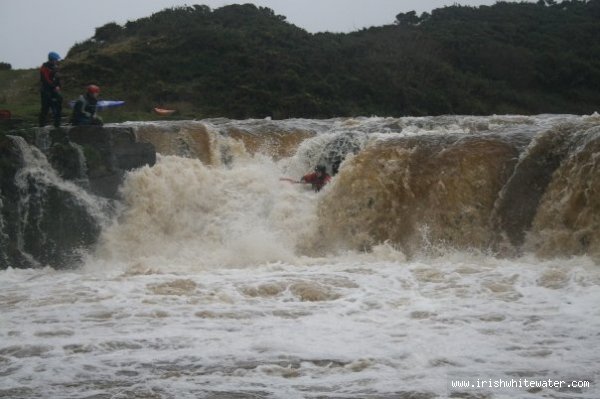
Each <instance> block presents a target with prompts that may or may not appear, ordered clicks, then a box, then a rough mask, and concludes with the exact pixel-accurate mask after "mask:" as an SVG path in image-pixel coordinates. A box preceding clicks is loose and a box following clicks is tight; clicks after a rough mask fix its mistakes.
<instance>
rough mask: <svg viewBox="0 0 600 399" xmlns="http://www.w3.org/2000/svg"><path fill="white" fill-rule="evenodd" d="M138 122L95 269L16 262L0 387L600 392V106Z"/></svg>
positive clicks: (0, 276)
mask: <svg viewBox="0 0 600 399" xmlns="http://www.w3.org/2000/svg"><path fill="white" fill-rule="evenodd" d="M129 125H131V126H133V127H134V128H135V130H136V135H137V137H138V140H139V141H146V142H151V143H153V144H154V145H155V147H156V148H157V151H158V152H159V153H160V154H161V155H160V157H159V159H158V162H157V164H156V165H155V166H153V167H145V168H141V169H138V170H136V171H132V172H130V173H129V174H128V176H127V177H126V180H125V182H124V183H123V186H122V188H121V201H120V205H119V211H118V212H117V215H115V216H114V219H113V220H112V221H111V222H108V223H104V224H103V225H104V227H103V231H102V234H101V238H100V241H99V242H98V244H97V246H96V248H95V249H94V251H91V252H90V253H89V254H87V256H86V260H85V264H84V265H83V266H82V267H81V268H78V269H75V270H68V271H62V270H56V269H54V268H51V267H46V268H40V269H26V270H19V269H14V268H9V269H8V270H4V271H1V272H0V382H1V383H0V397H1V398H98V399H100V398H102V399H104V398H107V399H108V398H411V399H415V398H418V399H421V398H448V397H452V398H473V399H474V398H513V397H519V398H540V397H542V398H597V397H599V396H600V389H599V388H598V384H599V383H600V366H599V365H598V359H599V356H600V349H598V348H599V347H600V310H598V307H597V306H596V305H597V304H598V303H600V268H599V265H598V263H599V262H600V192H599V190H600V181H599V180H598V179H599V177H598V176H600V174H599V172H600V117H598V116H597V115H592V116H583V117H580V116H569V115H542V116H537V117H525V116H498V117H435V118H400V119H393V118H376V117H373V118H357V119H331V120H286V121H269V120H247V121H231V120H225V119H214V120H205V121H188V122H163V123H131V124H129ZM316 164H325V165H327V168H328V171H329V172H330V173H332V174H333V173H335V176H334V178H333V181H332V182H331V183H330V184H329V185H328V186H326V187H325V188H324V189H323V190H322V191H321V192H319V193H314V192H313V191H312V190H311V189H310V188H309V187H306V186H304V185H301V184H293V183H290V182H289V181H282V180H280V178H281V177H289V178H292V179H298V178H299V177H300V176H302V175H303V174H304V173H306V172H307V171H309V170H311V169H312V168H313V167H314V166H315V165H316ZM82 195H84V194H82ZM86 195H87V194H86ZM91 202H93V201H91V200H90V207H91V208H93V209H96V208H97V207H96V208H94V206H92V205H93V204H92V203H91ZM94 212H95V210H94ZM0 222H1V221H0ZM0 227H2V224H1V223H0ZM1 232H2V231H1V229H0V233H1ZM466 380H469V381H470V382H472V383H473V385H474V387H469V388H466V387H456V386H454V385H453V384H454V383H455V382H456V381H466ZM548 380H552V381H564V382H565V383H564V384H563V386H562V387H558V386H550V387H549V386H548V385H545V386H542V385H540V386H525V387H524V386H523V384H527V382H526V381H529V382H530V383H531V382H532V381H535V382H537V383H539V384H541V383H542V382H543V381H548ZM500 381H504V382H510V381H514V382H515V383H517V384H521V385H520V386H517V387H512V388H507V387H504V388H502V387H498V386H494V384H497V383H499V382H500ZM574 381H577V382H579V383H578V384H574V383H573V382H574ZM488 382H489V384H487V383H488ZM567 384H568V385H569V386H567ZM574 385H578V386H574Z"/></svg>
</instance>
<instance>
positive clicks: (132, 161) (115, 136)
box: [51, 126, 156, 198]
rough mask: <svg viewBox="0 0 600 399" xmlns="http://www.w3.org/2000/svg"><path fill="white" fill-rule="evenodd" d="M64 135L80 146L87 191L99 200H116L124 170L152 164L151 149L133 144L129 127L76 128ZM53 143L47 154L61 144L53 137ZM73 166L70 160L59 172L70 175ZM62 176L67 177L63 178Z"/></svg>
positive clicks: (150, 146)
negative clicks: (83, 160)
mask: <svg viewBox="0 0 600 399" xmlns="http://www.w3.org/2000/svg"><path fill="white" fill-rule="evenodd" d="M65 135H66V136H67V137H68V139H69V141H70V142H71V143H74V144H76V145H78V146H80V147H81V150H82V152H83V156H84V158H85V164H86V167H87V171H86V175H87V178H88V179H89V185H90V190H91V192H92V193H94V194H96V195H99V196H102V197H107V198H116V197H117V194H118V188H119V185H120V184H121V182H122V181H123V176H124V174H125V172H126V171H128V170H132V169H136V168H139V167H142V166H145V165H149V166H152V165H154V164H155V163H156V151H155V149H154V146H153V145H152V144H150V143H138V142H136V138H135V133H134V132H133V129H132V128H128V127H102V126H77V127H73V128H71V129H70V130H68V131H66V132H65ZM53 142H54V144H53V146H52V147H51V151H52V148H53V147H56V148H60V144H61V142H64V141H62V140H60V139H58V138H57V139H53ZM57 144H58V146H57ZM55 151H56V150H55ZM76 156H78V154H77V153H76V152H70V153H69V158H72V157H76ZM63 162H64V159H63ZM76 164H77V162H75V161H72V162H71V163H70V167H67V168H62V169H63V170H65V169H66V171H67V172H71V173H72V175H73V172H74V171H73V166H74V165H76ZM59 168H60V166H59ZM63 176H64V177H65V178H68V176H67V175H63Z"/></svg>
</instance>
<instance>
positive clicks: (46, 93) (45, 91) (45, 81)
mask: <svg viewBox="0 0 600 399" xmlns="http://www.w3.org/2000/svg"><path fill="white" fill-rule="evenodd" d="M59 61H60V55H58V53H56V52H54V51H51V52H50V53H48V61H47V62H45V63H44V64H43V65H42V66H41V68H40V96H41V102H42V108H41V110H40V118H39V125H40V127H44V126H45V125H46V119H47V117H48V111H52V117H53V120H54V126H55V127H60V117H61V113H62V100H63V99H62V95H61V94H60V78H59V76H58V62H59Z"/></svg>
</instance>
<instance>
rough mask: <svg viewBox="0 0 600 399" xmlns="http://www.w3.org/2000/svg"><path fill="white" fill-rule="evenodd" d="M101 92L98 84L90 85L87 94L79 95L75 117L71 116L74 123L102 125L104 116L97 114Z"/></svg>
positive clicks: (74, 109)
mask: <svg viewBox="0 0 600 399" xmlns="http://www.w3.org/2000/svg"><path fill="white" fill-rule="evenodd" d="M99 94H100V88H99V87H98V86H96V85H89V86H88V87H87V89H86V91H85V94H82V95H81V96H79V98H78V99H77V101H75V107H74V108H73V117H72V118H71V123H72V124H73V125H75V126H80V125H102V118H100V117H99V116H98V115H96V105H97V104H98V95H99Z"/></svg>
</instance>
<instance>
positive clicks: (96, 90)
mask: <svg viewBox="0 0 600 399" xmlns="http://www.w3.org/2000/svg"><path fill="white" fill-rule="evenodd" d="M87 92H88V93H90V94H98V93H100V88H99V87H98V86H96V85H89V86H88V87H87Z"/></svg>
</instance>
